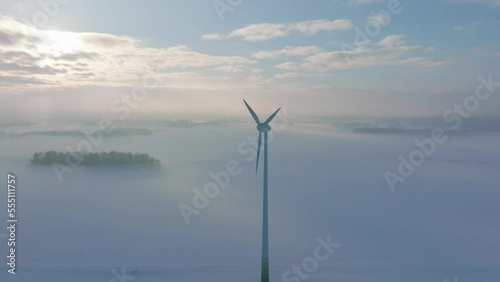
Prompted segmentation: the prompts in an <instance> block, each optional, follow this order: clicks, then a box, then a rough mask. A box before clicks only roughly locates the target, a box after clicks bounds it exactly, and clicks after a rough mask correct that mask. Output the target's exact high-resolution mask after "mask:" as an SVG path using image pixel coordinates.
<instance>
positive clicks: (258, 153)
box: [255, 131, 262, 174]
mask: <svg viewBox="0 0 500 282" xmlns="http://www.w3.org/2000/svg"><path fill="white" fill-rule="evenodd" d="M261 137H262V133H261V132H260V131H259V146H258V147H257V163H256V164H255V174H257V171H258V169H259V156H260V146H261V145H262V138H261Z"/></svg>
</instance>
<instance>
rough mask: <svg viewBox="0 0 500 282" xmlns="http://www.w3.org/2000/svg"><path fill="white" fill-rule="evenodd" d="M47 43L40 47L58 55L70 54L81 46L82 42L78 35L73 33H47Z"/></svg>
mask: <svg viewBox="0 0 500 282" xmlns="http://www.w3.org/2000/svg"><path fill="white" fill-rule="evenodd" d="M45 34H46V39H47V40H46V42H44V43H43V44H42V45H41V46H40V47H41V48H43V49H46V50H44V51H49V52H53V53H58V54H64V53H69V52H71V51H73V50H75V49H78V48H79V46H81V40H80V38H79V37H78V35H76V34H74V33H71V32H62V31H46V32H45Z"/></svg>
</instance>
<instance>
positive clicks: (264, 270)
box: [243, 99, 281, 282]
mask: <svg viewBox="0 0 500 282" xmlns="http://www.w3.org/2000/svg"><path fill="white" fill-rule="evenodd" d="M243 102H245V106H247V109H248V111H250V114H251V115H252V117H253V119H254V120H255V122H256V123H257V130H258V131H259V146H258V148H257V163H256V165H255V173H257V169H258V168H259V156H260V149H261V144H262V133H264V206H263V212H262V266H261V276H260V281H261V282H269V239H268V224H267V218H268V216H267V133H268V132H269V131H271V126H269V123H270V122H271V121H272V120H273V118H274V117H275V116H276V115H277V114H278V112H279V110H280V109H281V108H279V109H277V110H276V111H275V112H274V113H273V114H272V115H271V116H270V117H269V118H268V119H267V120H266V121H265V122H260V120H259V117H258V116H257V114H255V112H254V111H253V110H252V108H251V107H250V106H249V105H248V103H247V101H245V99H243Z"/></svg>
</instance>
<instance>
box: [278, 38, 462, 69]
mask: <svg viewBox="0 0 500 282" xmlns="http://www.w3.org/2000/svg"><path fill="white" fill-rule="evenodd" d="M403 38H404V37H403V36H402V35H392V36H388V37H386V38H384V39H382V40H381V41H380V42H379V43H377V44H375V45H376V46H378V48H375V47H363V46H358V47H356V48H355V49H353V50H346V51H332V52H321V53H318V54H314V55H311V56H309V57H306V58H305V59H304V60H303V61H302V62H285V63H282V64H278V65H276V66H275V67H276V68H278V69H285V70H294V71H297V70H308V71H316V72H326V71H332V70H343V69H353V68H367V67H375V66H384V65H401V66H407V67H410V66H411V67H438V66H443V65H448V64H452V63H454V62H456V60H455V59H453V58H423V57H410V58H408V56H409V55H410V53H411V52H413V51H417V50H426V48H424V47H421V46H409V45H406V42H405V41H404V39H403ZM405 57H406V58H405Z"/></svg>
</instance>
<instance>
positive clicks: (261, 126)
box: [257, 123, 271, 133]
mask: <svg viewBox="0 0 500 282" xmlns="http://www.w3.org/2000/svg"><path fill="white" fill-rule="evenodd" d="M257 130H258V131H259V132H263V133H267V132H269V131H271V126H269V124H267V123H261V124H259V125H257Z"/></svg>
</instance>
